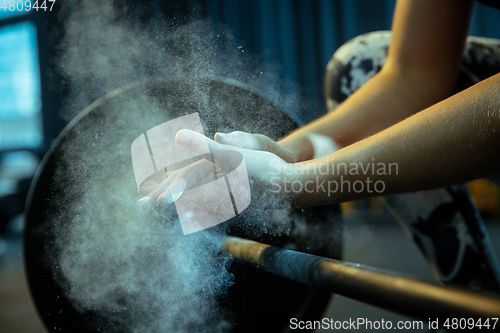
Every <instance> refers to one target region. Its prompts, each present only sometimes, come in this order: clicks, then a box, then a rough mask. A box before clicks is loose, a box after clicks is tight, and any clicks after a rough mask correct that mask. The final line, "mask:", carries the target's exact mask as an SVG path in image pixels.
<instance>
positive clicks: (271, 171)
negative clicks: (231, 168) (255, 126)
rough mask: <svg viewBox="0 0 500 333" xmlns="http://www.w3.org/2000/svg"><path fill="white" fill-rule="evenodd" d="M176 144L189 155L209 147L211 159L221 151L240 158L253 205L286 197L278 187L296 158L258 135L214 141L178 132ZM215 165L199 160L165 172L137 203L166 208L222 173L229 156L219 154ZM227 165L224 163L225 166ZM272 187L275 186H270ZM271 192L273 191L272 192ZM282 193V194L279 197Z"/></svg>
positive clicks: (217, 137) (224, 136) (149, 184)
mask: <svg viewBox="0 0 500 333" xmlns="http://www.w3.org/2000/svg"><path fill="white" fill-rule="evenodd" d="M175 140H176V142H177V144H179V145H180V146H181V147H182V148H183V149H186V150H187V151H189V152H196V151H198V149H199V147H200V146H204V145H208V148H209V149H210V151H211V153H212V155H214V153H217V152H222V151H236V152H238V153H240V154H241V155H242V157H243V161H244V164H245V167H246V171H247V174H248V178H249V183H250V191H251V197H252V201H254V200H259V198H260V197H261V196H262V194H263V193H269V192H271V191H272V192H273V193H274V195H273V196H274V197H276V199H278V200H281V201H286V199H287V193H284V192H282V191H277V189H278V185H279V184H280V183H282V182H283V181H286V177H290V174H291V173H292V172H291V170H292V168H293V164H292V162H295V161H296V159H297V158H296V156H295V155H294V153H293V152H291V151H290V150H288V149H286V148H284V147H282V146H281V145H279V144H278V143H277V142H275V141H274V140H272V139H270V138H269V137H267V136H265V135H261V134H250V133H245V132H232V133H229V134H223V133H217V134H215V137H214V140H211V139H209V138H207V137H205V136H204V135H202V134H200V133H198V132H195V131H191V130H187V129H184V130H180V131H179V132H177V134H176V136H175ZM217 156H218V158H217V160H216V163H214V162H212V161H211V160H208V159H200V160H198V161H196V162H194V163H192V164H189V165H187V166H185V167H183V168H181V169H178V170H175V171H172V172H168V173H167V174H166V176H165V179H164V180H163V181H161V182H155V181H148V182H146V183H144V184H143V185H142V186H141V188H140V189H139V192H140V194H141V195H143V196H144V197H143V198H142V199H140V200H139V201H138V204H139V205H141V206H145V205H151V204H154V203H156V204H160V205H169V204H172V203H174V202H176V201H177V200H178V199H179V198H180V197H181V196H182V194H183V193H184V192H186V191H188V190H190V189H192V188H194V187H197V186H199V184H200V183H203V182H204V181H205V180H206V179H208V178H210V177H214V176H217V174H220V173H224V172H225V171H227V170H224V169H225V165H229V164H231V163H229V162H230V161H225V160H224V159H230V158H232V157H231V156H234V155H231V154H227V155H225V154H220V155H217ZM226 162H227V163H226ZM273 184H274V186H273ZM273 189H274V190H273ZM280 192H282V193H280Z"/></svg>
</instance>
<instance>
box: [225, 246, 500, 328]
mask: <svg viewBox="0 0 500 333" xmlns="http://www.w3.org/2000/svg"><path fill="white" fill-rule="evenodd" d="M221 248H222V250H223V251H224V252H226V253H228V254H230V255H231V256H233V257H234V259H235V260H236V261H238V262H241V263H244V264H247V265H252V266H254V267H257V268H259V269H261V270H264V271H266V272H269V273H272V274H275V275H279V276H281V277H284V278H287V279H291V280H294V281H297V282H300V283H304V284H306V285H309V286H314V287H319V288H321V289H324V290H326V291H330V292H332V293H335V294H339V295H342V296H345V297H349V298H352V299H355V300H358V301H361V302H365V303H368V304H371V305H375V306H378V307H381V308H384V309H388V310H391V311H394V312H397V313H400V314H404V315H408V316H411V317H415V318H421V319H429V318H443V319H444V318H476V319H478V318H483V319H486V318H500V298H498V297H492V296H486V295H483V294H479V293H475V292H472V291H468V290H461V289H456V288H451V287H446V286H441V285H437V284H434V283H430V282H424V281H420V280H417V279H413V278H409V277H403V276H400V275H397V274H394V273H389V272H387V271H382V270H379V269H376V268H372V267H369V266H365V265H360V264H354V263H348V262H344V261H340V260H334V259H329V258H324V257H320V256H315V255H312V254H307V253H302V252H298V251H292V250H287V249H282V248H279V247H274V246H270V245H266V244H262V243H259V242H255V241H251V240H246V239H242V238H238V237H226V238H225V239H224V241H223V244H222V247H221Z"/></svg>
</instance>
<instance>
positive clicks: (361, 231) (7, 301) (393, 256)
mask: <svg viewBox="0 0 500 333" xmlns="http://www.w3.org/2000/svg"><path fill="white" fill-rule="evenodd" d="M384 220H385V222H383V221H381V222H378V223H377V222H374V221H371V223H367V222H365V219H363V218H351V219H350V220H348V221H347V222H348V223H346V232H345V240H346V242H345V244H346V247H345V254H344V259H345V260H346V261H351V262H359V263H362V264H367V265H370V266H375V267H380V268H385V269H389V270H393V271H399V272H403V273H406V274H410V275H412V276H415V277H418V278H423V279H429V280H432V275H431V272H430V270H429V268H428V267H427V264H426V263H425V261H424V260H423V258H422V257H421V255H420V254H419V252H418V250H417V248H416V247H415V245H414V244H413V243H411V242H410V240H409V239H408V237H407V236H406V235H405V234H404V233H403V231H402V229H401V228H400V227H399V226H398V225H397V224H396V222H393V221H390V219H386V218H384ZM487 228H488V230H489V232H490V235H491V238H492V241H493V244H494V246H495V247H496V251H497V253H500V221H498V220H496V221H495V220H493V221H490V222H489V223H488V224H487ZM323 317H325V318H333V319H334V320H341V321H343V320H349V318H352V319H353V320H355V319H356V318H358V317H360V318H367V319H368V320H371V321H379V320H381V319H382V318H383V319H384V320H391V321H392V322H393V323H396V322H397V321H398V320H413V319H411V318H406V317H402V316H399V315H396V314H394V313H391V312H388V311H384V310H381V309H378V308H375V307H372V306H369V305H366V304H363V303H360V302H356V301H353V300H350V299H347V298H344V297H340V296H335V297H334V299H333V301H332V302H331V303H330V305H329V307H328V308H327V309H326V311H325V313H324V315H323ZM337 331H338V330H337ZM374 331H375V330H374ZM380 331H381V330H377V332H380ZM407 331H408V332H422V331H425V332H427V331H428V330H407ZM28 332H33V333H37V332H45V330H44V328H43V326H42V324H41V322H40V320H39V319H38V316H37V314H36V310H35V309H34V307H33V304H32V302H31V299H30V295H29V292H28V290H27V287H26V282H25V278H24V275H23V264H22V255H21V244H20V241H19V239H17V240H12V239H11V240H9V241H8V253H7V254H6V255H4V256H3V259H2V262H1V264H0V333H28Z"/></svg>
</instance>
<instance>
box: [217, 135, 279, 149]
mask: <svg viewBox="0 0 500 333" xmlns="http://www.w3.org/2000/svg"><path fill="white" fill-rule="evenodd" d="M214 139H215V141H216V142H218V143H221V144H225V145H231V146H234V147H238V148H245V149H252V150H265V146H266V145H268V144H269V142H268V141H272V140H271V139H269V138H268V137H267V136H265V135H260V134H250V133H245V132H240V131H236V132H232V133H229V134H224V133H216V134H215V137H214Z"/></svg>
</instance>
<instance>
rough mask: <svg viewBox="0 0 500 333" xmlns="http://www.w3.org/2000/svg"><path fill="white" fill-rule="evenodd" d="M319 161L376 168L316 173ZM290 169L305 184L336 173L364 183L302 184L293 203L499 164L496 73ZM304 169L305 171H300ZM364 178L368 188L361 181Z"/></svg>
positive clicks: (479, 171)
mask: <svg viewBox="0 0 500 333" xmlns="http://www.w3.org/2000/svg"><path fill="white" fill-rule="evenodd" d="M324 163H327V164H328V165H330V167H333V168H335V169H334V170H338V168H337V167H336V166H337V165H339V163H346V164H347V165H348V170H352V164H351V163H354V164H358V165H362V166H363V167H365V168H366V166H368V165H370V163H375V173H374V174H373V173H372V169H371V167H370V168H369V169H368V172H367V174H366V175H364V174H363V172H362V171H361V169H358V170H359V172H358V174H350V172H348V173H347V174H342V175H340V174H334V175H332V172H330V173H329V174H326V175H321V174H320V173H319V172H318V170H319V166H320V165H321V164H324ZM379 163H381V164H383V165H385V167H386V174H378V173H379V172H378V171H377V170H380V169H379V167H381V164H379ZM390 163H393V165H394V163H395V164H396V165H397V174H395V172H394V171H395V168H393V169H392V172H391V174H390V175H389V174H388V168H387V167H388V166H389V164H390ZM323 169H324V167H323ZM293 170H295V171H296V170H301V171H302V173H303V174H299V175H297V172H294V173H293V174H294V176H291V177H293V178H291V179H290V181H297V180H298V181H299V182H301V183H302V184H305V183H306V182H308V181H309V182H310V183H309V184H310V186H309V190H311V189H312V188H314V187H313V186H312V185H315V184H316V183H317V182H318V181H319V182H322V181H325V182H326V183H325V184H327V183H328V181H337V182H340V181H341V178H340V177H341V176H342V177H343V178H342V180H343V181H348V182H350V184H351V186H352V184H353V183H354V182H355V181H357V180H359V181H361V182H363V183H364V184H365V185H364V189H363V191H361V192H359V193H356V191H354V190H353V189H352V187H351V190H350V191H344V192H343V193H340V191H339V190H337V192H336V193H333V192H332V193H327V194H328V195H325V193H321V191H319V192H318V191H309V190H306V188H305V187H304V189H303V190H302V191H301V192H300V193H294V197H293V201H294V204H295V206H298V207H304V206H311V205H315V204H325V203H334V202H341V201H348V200H355V199H359V198H362V197H367V196H373V195H379V194H381V193H378V192H376V191H374V188H373V185H374V182H375V181H382V182H383V183H384V193H383V194H391V193H400V192H409V191H418V190H425V189H430V188H437V187H442V186H446V185H451V184H457V183H461V182H464V181H467V180H471V179H475V178H478V177H481V176H486V175H488V174H491V173H493V172H495V171H497V170H500V74H497V75H495V76H493V77H491V78H489V79H487V80H484V81H482V82H480V83H478V84H476V85H475V86H473V87H471V88H469V89H467V90H465V91H463V92H461V93H459V94H456V95H454V96H452V97H450V98H448V99H446V100H444V101H442V102H440V103H438V104H435V105H433V106H432V107H429V108H428V109H426V110H424V111H422V112H419V113H418V114H416V115H414V116H412V117H410V118H408V119H406V120H404V121H402V122H400V123H398V124H396V125H394V126H392V127H391V128H388V129H386V130H384V131H382V132H380V133H378V134H376V135H373V136H371V137H369V138H367V139H365V140H361V141H359V142H357V143H355V144H352V145H350V146H349V147H346V148H344V149H341V150H339V151H338V152H336V153H333V154H331V155H329V156H327V157H324V158H321V159H315V160H313V161H308V162H302V163H297V164H295V165H293ZM304 170H308V172H305V174H304ZM315 170H316V172H315ZM330 170H332V169H330ZM341 170H342V171H344V170H345V169H344V168H342V169H341ZM289 173H290V172H289ZM316 177H318V178H316ZM368 178H370V180H371V181H372V183H371V185H372V187H371V191H372V192H369V189H368V188H367V186H366V180H367V179H368ZM311 182H313V183H314V184H313V183H311ZM333 185H334V183H332V186H331V189H333V188H334V187H333ZM345 185H347V183H346V184H345ZM298 188H299V187H298V186H297V185H296V186H295V189H298ZM344 188H345V189H346V188H347V187H344ZM360 188H361V187H360V186H358V187H357V189H358V190H359V189H360ZM381 188H382V187H381V184H379V189H381Z"/></svg>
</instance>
